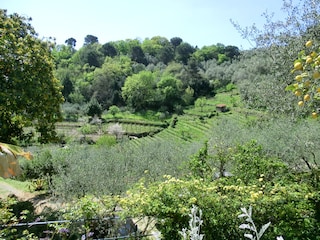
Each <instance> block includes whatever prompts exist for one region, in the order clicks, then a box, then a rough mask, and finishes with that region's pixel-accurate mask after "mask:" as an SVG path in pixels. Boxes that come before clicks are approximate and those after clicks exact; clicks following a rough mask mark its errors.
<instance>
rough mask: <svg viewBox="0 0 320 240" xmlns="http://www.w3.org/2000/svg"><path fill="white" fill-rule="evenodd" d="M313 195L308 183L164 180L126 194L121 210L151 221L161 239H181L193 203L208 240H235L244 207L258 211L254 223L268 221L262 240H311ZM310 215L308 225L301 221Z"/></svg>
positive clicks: (314, 223)
mask: <svg viewBox="0 0 320 240" xmlns="http://www.w3.org/2000/svg"><path fill="white" fill-rule="evenodd" d="M318 197H319V196H317V192H316V191H315V189H312V188H310V186H308V185H306V184H301V183H296V182H294V181H292V182H286V183H283V182H277V183H275V184H271V183H270V182H268V181H265V182H264V181H263V182H259V181H258V180H257V181H256V182H255V184H250V185H245V184H244V183H243V182H242V181H241V180H240V179H239V180H236V179H235V181H230V182H229V181H228V180H227V179H220V180H216V181H213V182H208V181H207V182H206V181H203V180H199V179H192V180H181V179H176V178H174V177H170V176H166V177H165V180H164V181H163V182H157V183H154V184H148V185H145V184H144V183H143V182H141V183H139V184H137V186H136V187H135V188H134V189H132V190H130V191H128V192H127V198H124V199H122V200H121V202H120V203H121V206H122V208H123V209H124V210H125V211H128V214H131V216H141V215H143V216H149V217H155V218H157V219H158V221H157V225H156V227H157V229H158V230H159V231H160V232H161V233H162V236H163V239H180V236H179V234H178V230H179V229H183V228H185V227H186V226H187V223H188V219H187V217H188V212H189V209H190V208H191V206H192V205H193V204H195V205H197V206H198V207H199V208H200V209H202V210H203V217H202V220H203V225H202V233H203V234H204V235H205V236H206V239H239V238H240V237H241V236H242V235H243V233H242V231H241V230H240V229H238V226H239V225H240V222H239V220H237V216H238V214H239V210H238V209H240V208H241V207H242V206H243V205H252V206H253V207H254V208H255V209H256V217H255V223H256V224H257V225H263V224H264V223H266V222H269V221H271V223H272V224H271V225H270V230H269V231H268V232H266V233H265V235H266V236H265V237H266V239H275V238H276V236H279V235H282V236H284V238H285V239H301V238H305V239H308V238H309V239H313V237H314V236H318V235H319V228H318V227H319V223H318V220H317V214H316V213H315V212H316V211H317V210H316V200H315V199H317V198H318ZM306 215H307V216H308V220H306V218H305V216H306Z"/></svg>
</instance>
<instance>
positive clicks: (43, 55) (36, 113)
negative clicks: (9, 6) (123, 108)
mask: <svg viewBox="0 0 320 240" xmlns="http://www.w3.org/2000/svg"><path fill="white" fill-rule="evenodd" d="M0 19H1V20H0V23H1V24H0V25H1V28H0V29H1V32H2V33H3V34H1V36H0V46H1V47H0V48H1V56H2V58H3V59H4V60H3V61H2V63H1V66H0V73H1V79H0V88H1V89H3V91H1V93H0V102H1V103H2V104H1V107H0V129H1V130H0V141H3V142H13V138H14V137H20V136H22V135H23V128H24V127H26V126H35V127H36V130H37V131H39V132H40V133H41V138H40V139H39V140H40V141H41V142H49V141H51V140H54V138H55V131H54V124H55V123H56V122H57V121H59V120H61V112H60V104H61V103H62V102H63V97H62V94H61V85H60V82H59V80H57V79H56V78H55V77H54V75H53V69H54V63H53V58H52V56H51V50H52V47H53V45H52V43H51V42H44V41H41V40H39V38H38V37H37V35H36V32H35V30H34V29H33V28H32V26H31V24H30V19H26V18H25V17H22V16H19V15H18V14H12V15H7V13H6V11H5V10H0Z"/></svg>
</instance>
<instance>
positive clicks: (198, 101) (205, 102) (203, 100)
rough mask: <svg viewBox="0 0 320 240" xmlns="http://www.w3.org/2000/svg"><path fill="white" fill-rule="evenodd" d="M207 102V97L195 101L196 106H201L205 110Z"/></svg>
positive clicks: (201, 109)
mask: <svg viewBox="0 0 320 240" xmlns="http://www.w3.org/2000/svg"><path fill="white" fill-rule="evenodd" d="M206 104H207V99H206V98H205V97H201V98H197V100H196V101H195V102H194V106H195V107H198V108H200V111H201V112H202V111H203V107H204V106H205V105H206Z"/></svg>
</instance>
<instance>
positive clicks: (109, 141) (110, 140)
mask: <svg viewBox="0 0 320 240" xmlns="http://www.w3.org/2000/svg"><path fill="white" fill-rule="evenodd" d="M116 143H117V139H116V138H115V137H114V136H109V135H105V136H102V137H99V138H98V140H97V141H96V145H97V146H104V147H111V146H113V145H115V144H116Z"/></svg>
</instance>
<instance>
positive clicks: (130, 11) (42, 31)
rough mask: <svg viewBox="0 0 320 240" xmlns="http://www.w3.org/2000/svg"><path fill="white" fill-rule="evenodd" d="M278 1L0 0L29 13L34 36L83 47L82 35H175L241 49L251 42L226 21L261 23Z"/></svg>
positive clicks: (278, 12) (277, 11)
mask: <svg viewBox="0 0 320 240" xmlns="http://www.w3.org/2000/svg"><path fill="white" fill-rule="evenodd" d="M281 7H282V0H157V1H156V0H90V1H81V0H1V1H0V8H2V9H7V11H8V14H11V13H18V14H19V15H22V16H26V17H31V18H32V21H31V25H32V26H33V27H34V29H35V31H36V32H37V33H38V34H39V37H40V38H48V37H53V38H55V39H56V43H57V44H64V42H65V40H66V39H68V38H71V37H73V38H75V39H76V40H77V45H76V48H79V47H81V46H82V45H83V42H84V38H85V36H87V35H89V34H90V35H93V36H96V37H98V41H99V43H101V44H104V43H107V42H110V41H118V40H126V39H140V40H141V41H143V40H144V39H146V38H149V39H150V38H152V37H154V36H161V37H166V38H167V39H168V40H170V39H171V38H173V37H180V38H182V39H183V41H184V42H188V43H189V44H191V45H192V46H198V47H199V48H201V47H203V46H210V45H213V44H217V43H222V44H224V45H225V46H227V45H233V46H237V47H239V48H240V49H241V50H244V49H250V48H252V47H254V46H252V45H250V43H249V42H248V41H247V40H245V39H242V37H241V34H240V33H239V32H238V31H237V30H236V28H235V27H234V26H233V25H232V23H231V22H230V19H232V20H233V21H235V22H237V23H238V24H240V26H241V27H247V26H251V25H252V24H256V26H258V28H262V26H263V24H264V23H265V19H264V17H262V13H264V12H266V11H268V12H269V13H274V14H275V15H274V20H281V19H284V17H285V15H284V13H283V11H281Z"/></svg>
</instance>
